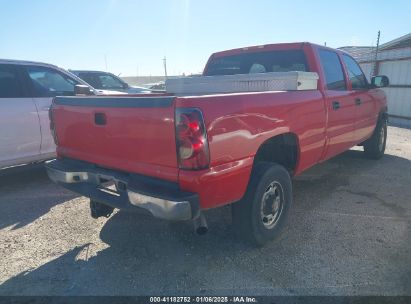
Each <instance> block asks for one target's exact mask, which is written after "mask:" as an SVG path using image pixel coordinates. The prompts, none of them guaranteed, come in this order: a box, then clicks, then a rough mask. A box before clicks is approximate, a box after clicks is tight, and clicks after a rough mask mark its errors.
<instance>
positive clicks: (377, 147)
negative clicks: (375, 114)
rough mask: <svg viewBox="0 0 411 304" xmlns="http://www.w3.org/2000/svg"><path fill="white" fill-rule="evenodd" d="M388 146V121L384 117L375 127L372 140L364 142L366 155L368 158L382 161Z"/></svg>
mask: <svg viewBox="0 0 411 304" xmlns="http://www.w3.org/2000/svg"><path fill="white" fill-rule="evenodd" d="M386 144H387V119H386V118H384V117H382V118H381V119H380V120H379V121H378V123H377V126H376V127H375V130H374V133H373V135H372V137H371V138H370V139H368V140H367V141H365V142H364V153H365V156H366V157H367V158H370V159H380V158H381V157H382V156H383V155H384V152H385V147H386Z"/></svg>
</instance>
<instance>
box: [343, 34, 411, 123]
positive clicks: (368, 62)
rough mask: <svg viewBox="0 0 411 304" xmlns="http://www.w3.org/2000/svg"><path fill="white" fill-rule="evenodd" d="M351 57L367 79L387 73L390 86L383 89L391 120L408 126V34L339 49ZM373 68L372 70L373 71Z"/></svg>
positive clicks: (410, 98) (410, 76)
mask: <svg viewBox="0 0 411 304" xmlns="http://www.w3.org/2000/svg"><path fill="white" fill-rule="evenodd" d="M339 49H340V50H343V51H346V52H348V53H350V54H351V56H353V57H354V58H355V59H356V60H357V61H358V63H359V64H360V65H361V67H362V69H363V71H364V73H365V75H366V76H367V78H368V80H369V79H370V78H371V76H372V75H386V76H388V78H389V79H390V85H389V86H388V87H387V88H384V91H385V93H386V94H387V99H388V114H389V116H390V119H389V120H390V123H392V124H394V125H397V126H401V127H408V128H411V33H410V34H407V35H405V36H402V37H400V38H397V39H394V40H392V41H390V42H387V43H384V44H382V45H380V47H379V49H378V54H377V57H376V54H375V53H376V48H375V47H369V46H365V47H364V46H346V47H341V48H339ZM374 70H375V71H374Z"/></svg>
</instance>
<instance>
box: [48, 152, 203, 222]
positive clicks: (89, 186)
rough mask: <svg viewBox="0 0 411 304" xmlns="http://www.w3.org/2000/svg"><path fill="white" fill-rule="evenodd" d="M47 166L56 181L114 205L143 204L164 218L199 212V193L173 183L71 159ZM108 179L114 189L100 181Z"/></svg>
mask: <svg viewBox="0 0 411 304" xmlns="http://www.w3.org/2000/svg"><path fill="white" fill-rule="evenodd" d="M46 168H47V174H48V176H49V177H50V179H51V180H53V181H54V182H56V183H57V184H59V185H62V186H63V187H65V188H67V189H69V190H71V191H73V192H76V193H79V194H81V195H84V196H87V197H89V198H90V199H92V200H95V201H97V202H99V203H102V204H106V205H109V206H111V207H114V208H118V209H131V210H132V209H136V208H142V209H145V210H147V211H149V212H150V213H151V214H152V215H153V216H154V217H157V218H161V219H167V220H190V219H194V218H196V217H198V215H199V214H200V204H199V198H198V195H197V194H195V193H191V192H185V191H182V190H181V189H180V188H179V185H178V184H176V183H172V182H168V181H164V180H159V179H156V178H152V177H147V176H142V175H138V174H128V173H124V172H121V171H117V170H110V169H105V168H100V167H97V166H95V165H93V164H90V163H87V162H82V161H77V160H71V159H64V160H53V161H51V162H49V163H47V164H46ZM107 181H110V182H112V184H113V186H115V188H114V189H115V190H110V189H108V188H106V187H104V186H103V185H102V183H106V182H107ZM111 189H113V187H111Z"/></svg>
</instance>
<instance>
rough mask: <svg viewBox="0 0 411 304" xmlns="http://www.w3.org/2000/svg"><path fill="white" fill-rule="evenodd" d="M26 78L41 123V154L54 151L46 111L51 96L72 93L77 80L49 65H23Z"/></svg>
mask: <svg viewBox="0 0 411 304" xmlns="http://www.w3.org/2000/svg"><path fill="white" fill-rule="evenodd" d="M24 69H25V73H26V78H27V79H28V82H29V87H30V90H31V94H32V97H33V101H34V103H35V104H36V106H37V109H38V112H39V118H40V125H41V135H42V138H41V149H40V150H41V154H51V153H55V150H56V146H55V144H54V140H53V137H52V135H51V132H50V121H49V115H48V111H49V109H50V106H51V102H52V100H53V97H55V96H59V95H63V96H67V95H74V86H75V85H76V84H77V82H76V81H75V80H74V79H71V78H70V77H68V76H67V75H66V74H64V73H61V72H60V71H58V70H55V69H53V68H51V67H45V66H37V65H33V66H25V67H24Z"/></svg>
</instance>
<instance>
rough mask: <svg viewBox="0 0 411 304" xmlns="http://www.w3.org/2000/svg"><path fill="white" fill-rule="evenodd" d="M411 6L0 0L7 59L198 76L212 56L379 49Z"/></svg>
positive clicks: (405, 22) (1, 52) (0, 40)
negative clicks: (283, 46) (309, 48)
mask: <svg viewBox="0 0 411 304" xmlns="http://www.w3.org/2000/svg"><path fill="white" fill-rule="evenodd" d="M410 12H411V1H403V0H398V1H395V0H393V1H377V0H374V1H368V0H357V1H351V0H344V1H338V2H337V1H331V0H328V1H322V0H319V1H315V0H311V1H307V0H306V1H299V0H293V1H284V0H283V1H275V0H271V1H269V0H247V1H241V0H237V1H233V0H219V1H215V0H202V1H197V0H157V1H145V0H134V1H133V0H37V1H31V0H0V58H3V59H22V60H33V61H42V62H47V63H52V64H55V65H58V66H60V67H63V68H66V69H93V70H103V71H104V70H108V71H110V72H113V73H115V74H120V75H121V76H136V75H138V76H143V75H144V76H149V75H153V76H154V75H164V67H163V58H164V57H166V58H167V70H168V74H169V75H181V74H182V73H186V74H188V73H199V72H201V71H202V69H203V67H204V65H205V63H206V61H207V59H208V57H209V56H210V55H211V53H213V52H217V51H222V50H226V49H232V48H237V47H245V46H251V45H260V44H269V43H281V42H296V41H309V42H314V43H318V44H324V43H325V42H326V43H327V46H330V47H341V46H347V45H375V44H376V39H377V32H378V30H380V31H381V40H380V43H384V42H388V41H390V40H392V39H395V38H398V37H400V36H402V35H405V34H408V33H410V32H411V14H410Z"/></svg>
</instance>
